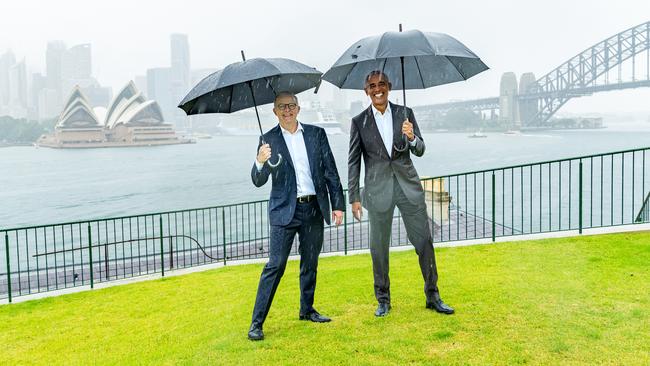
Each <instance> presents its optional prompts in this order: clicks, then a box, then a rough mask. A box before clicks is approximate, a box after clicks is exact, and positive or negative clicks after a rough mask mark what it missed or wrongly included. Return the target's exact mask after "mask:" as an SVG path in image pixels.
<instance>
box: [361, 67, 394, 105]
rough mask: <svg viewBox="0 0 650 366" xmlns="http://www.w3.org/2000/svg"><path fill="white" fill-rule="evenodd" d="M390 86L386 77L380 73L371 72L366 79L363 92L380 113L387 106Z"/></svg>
mask: <svg viewBox="0 0 650 366" xmlns="http://www.w3.org/2000/svg"><path fill="white" fill-rule="evenodd" d="M390 87H391V84H390V82H389V81H388V77H387V76H386V75H384V74H382V73H379V72H377V73H375V72H373V73H372V74H370V76H369V77H368V78H367V79H366V86H365V88H364V90H365V91H366V95H367V96H369V97H370V101H371V102H372V105H374V106H375V108H377V109H378V110H380V111H382V112H383V111H384V110H385V109H386V106H388V92H389V91H390Z"/></svg>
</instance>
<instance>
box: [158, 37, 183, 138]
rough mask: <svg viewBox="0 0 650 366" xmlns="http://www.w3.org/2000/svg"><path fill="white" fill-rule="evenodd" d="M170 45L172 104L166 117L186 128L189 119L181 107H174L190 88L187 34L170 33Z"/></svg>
mask: <svg viewBox="0 0 650 366" xmlns="http://www.w3.org/2000/svg"><path fill="white" fill-rule="evenodd" d="M170 45H171V74H170V78H171V79H170V82H171V99H172V106H171V108H170V112H171V114H167V118H169V119H170V120H171V121H173V122H174V123H175V124H176V126H182V127H183V128H187V127H188V126H187V125H186V124H187V122H188V121H189V120H188V118H187V116H186V115H185V113H184V112H183V111H182V110H181V109H179V108H175V107H176V106H177V105H178V103H180V101H181V100H182V99H183V97H185V95H186V94H187V92H188V91H189V89H190V45H189V42H188V39H187V35H186V34H178V33H176V34H172V35H171V36H170ZM161 106H162V104H161ZM164 108H165V107H163V109H164Z"/></svg>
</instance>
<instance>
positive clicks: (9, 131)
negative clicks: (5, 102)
mask: <svg viewBox="0 0 650 366" xmlns="http://www.w3.org/2000/svg"><path fill="white" fill-rule="evenodd" d="M53 127H54V124H53V123H52V121H46V122H43V123H39V122H35V121H27V120H24V119H14V118H11V117H9V116H1V117H0V143H32V142H36V140H37V139H38V138H39V137H40V136H41V135H42V134H44V133H46V132H47V131H51V130H52V129H53Z"/></svg>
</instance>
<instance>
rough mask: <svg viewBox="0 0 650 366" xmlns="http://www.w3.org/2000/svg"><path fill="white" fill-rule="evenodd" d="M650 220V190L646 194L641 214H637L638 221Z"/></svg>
mask: <svg viewBox="0 0 650 366" xmlns="http://www.w3.org/2000/svg"><path fill="white" fill-rule="evenodd" d="M649 220H650V192H648V194H647V195H646V196H645V200H643V205H642V206H641V209H640V210H639V214H638V215H637V216H636V220H634V222H636V223H642V222H648V221H649Z"/></svg>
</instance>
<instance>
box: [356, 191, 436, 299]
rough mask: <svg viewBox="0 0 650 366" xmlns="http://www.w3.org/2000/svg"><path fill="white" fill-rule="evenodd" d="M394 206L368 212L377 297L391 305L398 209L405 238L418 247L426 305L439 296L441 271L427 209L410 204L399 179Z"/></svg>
mask: <svg viewBox="0 0 650 366" xmlns="http://www.w3.org/2000/svg"><path fill="white" fill-rule="evenodd" d="M393 187H394V189H393V204H392V205H391V206H390V208H389V209H388V211H385V212H375V211H369V212H368V219H369V221H370V254H371V256H372V271H373V274H374V280H375V297H376V298H377V301H378V302H379V303H390V278H389V276H388V269H389V266H388V253H389V246H390V237H391V229H392V226H393V225H392V224H393V211H394V210H395V206H397V208H398V209H399V210H400V212H401V214H402V219H403V220H404V226H405V227H406V235H407V237H408V239H409V241H410V242H411V244H413V246H414V247H415V252H416V253H417V255H418V258H419V262H420V270H421V271H422V278H423V279H424V295H425V297H426V301H427V302H433V300H434V294H437V293H438V270H437V268H436V257H435V253H434V251H433V238H432V237H431V227H430V224H429V218H428V217H427V207H426V204H425V203H424V198H423V199H422V202H418V204H413V203H411V202H410V201H409V200H408V198H406V196H405V195H404V192H403V191H402V188H401V187H400V185H399V183H398V182H397V180H395V181H394V185H393Z"/></svg>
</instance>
